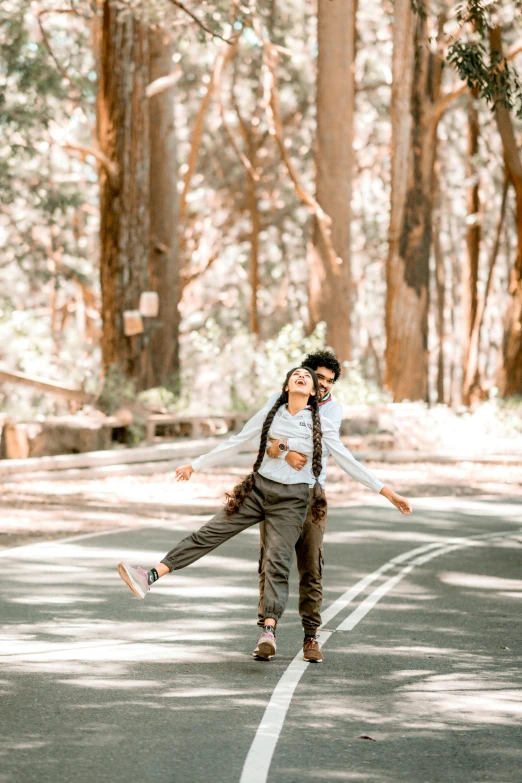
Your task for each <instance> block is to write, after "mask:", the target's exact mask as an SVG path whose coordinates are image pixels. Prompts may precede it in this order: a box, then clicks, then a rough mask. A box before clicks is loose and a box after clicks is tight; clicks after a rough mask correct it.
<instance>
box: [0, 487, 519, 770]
mask: <svg viewBox="0 0 522 783" xmlns="http://www.w3.org/2000/svg"><path fill="white" fill-rule="evenodd" d="M203 519H204V518H202V517H199V518H198V517H178V518H176V519H174V520H173V521H170V522H165V525H164V526H162V527H152V526H150V524H147V525H146V526H144V527H143V529H140V530H135V529H133V530H128V531H125V530H119V531H117V532H114V533H109V534H105V535H102V534H99V533H97V534H94V535H90V536H87V537H79V538H77V539H73V540H71V539H69V540H64V541H62V542H50V543H48V544H43V545H42V544H33V545H30V546H27V547H22V548H18V549H12V550H10V551H6V550H4V551H3V552H2V553H0V564H1V596H2V618H1V638H0V665H1V674H0V677H1V690H2V699H1V714H0V729H1V740H0V782H1V783H15V782H16V783H32V782H33V781H35V783H36V781H37V782H38V783H90V782H91V781H100V783H105V781H111V783H123V781H126V782H127V783H138V782H139V781H147V783H156V782H157V783H160V781H161V782H162V783H164V782H166V783H181V782H182V781H183V783H203V781H205V783H206V782H207V781H212V783H233V782H234V781H237V782H238V783H239V781H240V780H242V783H264V781H268V783H297V782H298V781H299V782H301V781H316V783H323V782H326V781H350V783H354V782H355V783H439V781H440V783H478V781H487V782H488V783H489V782H490V781H491V783H493V781H494V783H518V782H519V781H522V730H521V723H522V720H521V719H522V673H521V672H522V666H521V664H522V644H521V640H522V613H521V611H520V606H521V602H522V532H521V528H522V502H521V501H520V500H516V499H514V500H512V501H509V500H508V499H505V500H503V501H499V500H498V499H494V500H487V499H483V500H477V499H472V500H471V499H467V498H459V499H455V500H453V499H448V498H444V499H442V498H423V499H422V500H417V501H414V514H413V515H412V516H411V517H401V516H400V515H399V514H398V513H397V512H396V511H395V510H394V509H393V508H391V507H389V506H388V505H387V504H386V503H385V501H384V500H382V501H381V500H380V499H378V500H375V499H374V498H373V497H369V501H368V503H366V504H364V505H351V506H347V507H346V508H337V509H334V510H332V511H331V513H330V515H329V522H328V533H327V536H326V541H325V560H326V566H325V576H324V580H325V604H324V606H325V608H326V609H327V617H328V622H325V623H324V626H325V628H326V629H327V630H328V632H325V633H324V634H323V640H324V654H325V661H324V663H323V664H321V665H312V664H308V665H306V664H302V662H300V661H299V658H297V659H296V658H295V657H296V654H297V653H298V652H299V649H300V644H301V630H300V623H299V618H298V614H297V601H296V585H297V582H296V574H295V572H294V573H293V575H292V578H291V583H292V593H291V599H290V603H289V606H288V609H287V612H286V613H285V616H284V618H283V620H282V622H281V624H280V627H279V633H278V654H277V657H276V658H275V659H274V660H273V661H271V662H269V663H259V662H255V661H254V660H253V659H252V656H251V653H252V649H253V648H254V646H255V642H256V638H257V629H256V626H255V615H256V584H257V573H256V570H257V569H256V565H257V530H256V529H253V530H251V531H248V532H246V533H243V534H241V535H240V536H238V537H236V538H235V539H234V540H232V541H231V542H229V543H227V544H226V545H224V546H223V547H221V548H220V549H219V550H217V551H216V552H215V553H214V555H212V556H209V557H207V558H205V559H203V560H202V561H200V562H199V563H197V564H195V565H193V566H191V567H190V568H189V569H187V570H185V571H182V572H178V573H177V574H175V575H172V576H168V577H166V578H165V579H164V580H162V582H161V583H160V584H158V585H157V586H156V587H155V588H154V589H153V593H152V594H151V595H150V596H148V597H147V599H146V600H145V601H139V600H137V599H135V598H134V597H133V596H132V595H131V593H130V592H129V591H128V589H127V588H126V587H125V585H124V584H123V583H122V582H121V580H120V579H119V577H118V574H117V571H116V563H117V562H118V561H119V560H120V559H125V560H128V561H130V562H138V563H143V564H146V565H151V564H153V563H154V562H156V561H157V560H158V559H159V557H160V556H161V555H163V554H164V553H165V552H166V551H167V550H168V549H169V548H170V547H171V546H172V544H173V543H174V542H175V541H177V540H179V539H181V538H182V537H183V536H184V535H186V532H187V531H188V530H191V529H194V528H196V527H197V526H198V525H199V524H200V523H201V522H202V521H203ZM501 534H502V535H501ZM487 535H490V536H491V537H490V538H475V539H471V538H470V537H473V536H475V537H476V536H487ZM497 536H498V537H497ZM448 541H450V542H453V543H450V544H449V545H448ZM435 542H438V543H437V544H436V543H435ZM439 544H440V546H439ZM445 544H446V545H445ZM414 550H415V551H414ZM419 550H420V551H419ZM408 553H409V554H408ZM401 556H402V559H401ZM394 558H399V560H398V561H395V562H391V561H392V560H393V559H394ZM379 569H380V570H379ZM375 572H378V573H375ZM361 580H364V581H363V582H362V584H361ZM354 585H359V586H358V587H357V588H356V589H352V592H351V600H350V601H349V602H347V601H348V600H349V599H350V593H348V595H347V591H348V590H349V589H350V588H353V587H354ZM343 595H344V603H343V602H342V601H341V603H338V604H334V609H332V610H328V607H329V606H331V605H332V604H333V603H334V602H335V601H336V600H338V599H339V598H340V597H341V596H343ZM335 607H337V608H338V611H335ZM329 631H332V633H331V634H329ZM274 693H275V695H273V694H274ZM268 705H270V706H269V707H268V710H267V706H268ZM286 707H288V709H286ZM363 737H367V738H371V739H363ZM253 743H254V744H253ZM272 753H273V755H272Z"/></svg>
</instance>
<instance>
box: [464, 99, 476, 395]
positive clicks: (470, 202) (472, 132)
mask: <svg viewBox="0 0 522 783" xmlns="http://www.w3.org/2000/svg"><path fill="white" fill-rule="evenodd" d="M477 99H478V93H477V91H476V90H472V92H471V94H470V96H469V98H468V141H467V147H468V148H467V160H466V178H467V179H468V181H469V183H470V184H469V186H468V191H467V213H468V222H467V226H466V250H467V257H466V262H465V264H464V267H463V279H462V320H463V331H464V333H463V340H462V377H463V379H464V383H463V387H462V402H463V403H464V405H469V404H470V401H471V398H470V393H471V387H470V383H467V382H466V379H467V378H469V372H468V364H469V362H470V344H471V335H472V333H473V327H474V324H475V321H476V318H477V294H478V292H477V284H478V269H479V256H480V238H481V227H480V221H479V209H480V198H479V176H478V168H477V155H478V151H479V118H478V111H477V107H476V102H477Z"/></svg>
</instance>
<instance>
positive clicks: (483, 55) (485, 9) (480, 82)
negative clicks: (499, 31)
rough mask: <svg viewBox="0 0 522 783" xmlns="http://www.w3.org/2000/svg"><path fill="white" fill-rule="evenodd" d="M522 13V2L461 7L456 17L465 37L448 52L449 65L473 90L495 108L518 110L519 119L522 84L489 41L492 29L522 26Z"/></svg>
mask: <svg viewBox="0 0 522 783" xmlns="http://www.w3.org/2000/svg"><path fill="white" fill-rule="evenodd" d="M521 12H522V2H521V0H514V1H513V2H503V3H490V2H486V1H485V0H467V2H464V3H460V4H459V5H457V7H456V17H457V21H458V22H459V25H460V26H461V28H462V31H463V34H462V37H461V38H460V39H459V40H456V41H455V42H454V43H452V44H451V46H450V47H449V48H448V62H449V63H451V64H452V65H453V66H454V68H455V69H456V70H457V72H458V74H459V76H460V78H461V79H463V80H464V81H466V82H467V83H468V85H469V87H470V88H472V89H476V90H478V92H479V94H480V95H481V97H482V98H484V100H485V101H487V103H488V104H489V105H490V106H491V107H492V108H494V107H495V105H497V104H498V103H501V104H502V105H503V106H505V107H506V108H507V109H509V110H511V109H515V110H516V113H517V116H518V117H522V82H521V80H520V78H519V76H518V74H517V71H516V69H515V68H513V67H512V66H511V65H510V64H509V63H508V61H507V60H506V58H505V57H504V55H503V54H502V52H499V51H495V50H491V49H490V47H489V42H488V39H489V34H490V30H491V29H493V28H496V27H502V28H505V29H506V30H509V29H510V28H512V27H513V26H515V25H516V23H517V22H520V14H521Z"/></svg>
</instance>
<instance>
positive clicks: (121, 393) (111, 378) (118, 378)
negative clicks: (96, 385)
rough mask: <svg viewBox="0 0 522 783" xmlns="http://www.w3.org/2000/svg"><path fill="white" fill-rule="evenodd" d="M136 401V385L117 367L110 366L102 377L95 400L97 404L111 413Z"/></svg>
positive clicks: (104, 410) (105, 411)
mask: <svg viewBox="0 0 522 783" xmlns="http://www.w3.org/2000/svg"><path fill="white" fill-rule="evenodd" d="M135 401H136V386H135V384H134V382H133V381H130V380H129V379H128V378H127V377H126V376H125V374H124V373H123V372H122V370H121V369H120V368H119V367H116V366H112V367H109V370H108V372H107V374H106V376H105V378H104V382H103V388H102V391H101V393H100V396H99V397H98V400H97V406H98V408H100V410H102V411H103V412H104V413H107V414H108V415H111V414H113V413H116V411H117V410H119V409H120V408H124V407H125V405H126V404H127V405H128V404H129V403H133V402H135Z"/></svg>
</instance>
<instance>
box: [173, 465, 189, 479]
mask: <svg viewBox="0 0 522 783" xmlns="http://www.w3.org/2000/svg"><path fill="white" fill-rule="evenodd" d="M193 473H194V468H193V467H192V465H190V464H189V465H180V466H179V468H176V472H175V473H174V477H175V479H176V481H188V480H189V478H190V477H191V476H192V474H193Z"/></svg>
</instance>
